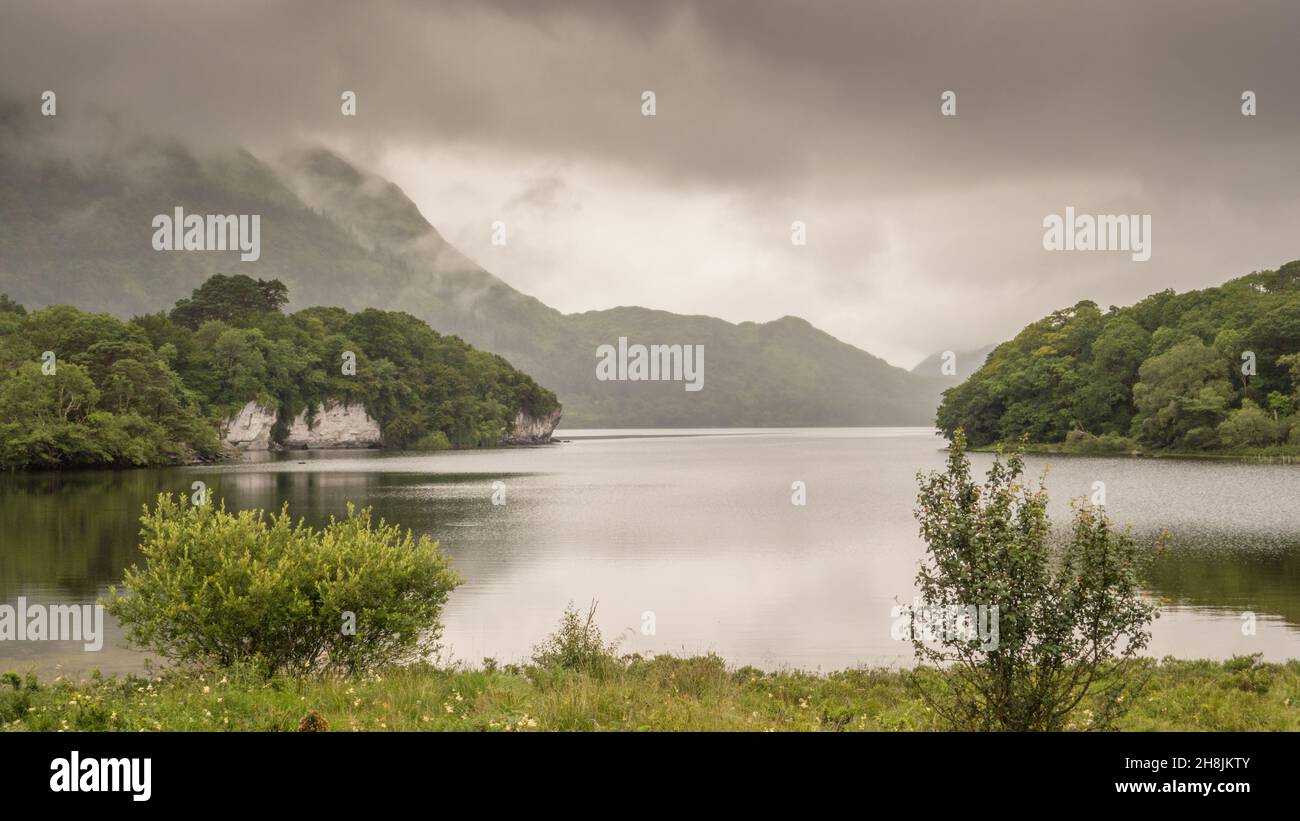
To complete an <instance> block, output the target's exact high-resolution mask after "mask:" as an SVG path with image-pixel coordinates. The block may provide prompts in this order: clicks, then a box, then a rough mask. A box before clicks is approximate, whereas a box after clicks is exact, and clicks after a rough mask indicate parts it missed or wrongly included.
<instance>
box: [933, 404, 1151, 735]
mask: <svg viewBox="0 0 1300 821" xmlns="http://www.w3.org/2000/svg"><path fill="white" fill-rule="evenodd" d="M965 445H966V439H965V435H964V433H963V432H962V431H961V430H960V429H958V430H957V431H955V433H954V436H953V444H952V450H951V452H950V453H949V455H948V468H947V471H946V472H943V473H931V474H929V475H928V476H924V475H920V474H918V476H917V480H918V482H919V483H920V485H921V490H920V494H919V496H918V503H919V508H918V510H917V513H916V516H917V519H918V520H919V521H920V523H921V536H922V538H924V540H925V542H926V545H927V548H926V558H925V559H924V560H923V561H922V564H921V568H920V570H919V571H918V573H917V577H916V584H917V588H918V591H919V594H920V598H921V600H922V601H923V602H925V603H926V605H927V606H931V607H937V608H943V607H968V606H979V605H984V606H989V607H994V606H995V607H997V611H996V614H995V618H996V620H997V621H996V628H997V632H996V634H995V635H996V640H993V641H985V640H982V639H981V638H979V637H972V636H971V635H969V634H968V633H966V632H965V631H942V632H941V633H940V634H939V635H938V636H935V637H929V636H925V635H924V634H922V635H920V636H918V635H917V634H916V633H915V632H914V633H913V636H912V644H913V649H914V650H915V654H916V657H917V660H918V661H921V662H925V663H928V664H933V665H935V666H936V667H937V668H938V669H937V670H935V671H932V672H927V673H926V675H918V676H915V677H914V684H915V686H916V687H917V688H918V690H920V692H921V694H922V695H923V696H924V697H925V699H926V701H927V702H928V703H929V704H930V705H931V707H932V708H933V709H934V710H935V712H936V713H937V714H938V715H939V716H941V717H942V718H943V719H944V720H945V721H946V722H947V723H948V724H949V725H951V726H953V727H955V728H959V729H968V730H1058V729H1062V728H1063V727H1064V726H1065V725H1066V723H1067V721H1068V717H1069V715H1070V712H1071V711H1072V710H1073V709H1074V708H1075V707H1076V706H1077V705H1079V704H1080V703H1081V702H1082V701H1083V700H1084V698H1085V697H1089V698H1090V699H1091V700H1092V701H1093V702H1095V704H1096V706H1095V708H1094V715H1093V719H1092V723H1091V724H1090V725H1089V726H1090V728H1092V729H1104V728H1106V727H1108V726H1110V725H1111V723H1112V722H1113V720H1114V719H1115V718H1116V717H1118V716H1119V715H1120V714H1121V712H1122V710H1123V708H1124V707H1126V706H1127V704H1131V703H1132V698H1131V697H1130V698H1129V699H1128V702H1127V703H1126V702H1125V691H1126V690H1131V689H1132V687H1133V678H1134V676H1133V674H1134V673H1135V672H1136V670H1135V665H1136V666H1137V667H1140V659H1137V654H1138V653H1139V652H1140V651H1141V650H1142V649H1143V648H1144V647H1145V646H1146V644H1147V642H1148V641H1149V640H1150V637H1151V634H1150V631H1149V629H1148V627H1149V625H1150V622H1151V619H1152V618H1153V617H1154V615H1155V608H1154V607H1153V606H1152V605H1150V604H1148V603H1147V602H1146V601H1145V600H1143V599H1142V597H1141V595H1140V591H1139V585H1138V564H1139V563H1138V554H1137V550H1136V547H1135V545H1134V544H1133V542H1132V540H1130V539H1129V538H1127V537H1126V536H1124V535H1122V534H1117V533H1115V532H1114V531H1112V530H1111V527H1110V523H1109V522H1108V521H1107V519H1106V515H1105V513H1104V512H1102V511H1101V510H1100V509H1098V508H1093V507H1089V506H1087V505H1083V504H1079V505H1076V507H1075V515H1074V524H1073V528H1072V529H1071V532H1070V533H1069V535H1068V538H1066V539H1065V542H1064V544H1063V545H1062V546H1061V548H1060V549H1059V550H1054V549H1053V548H1052V546H1051V544H1050V541H1049V540H1050V537H1051V523H1050V521H1049V520H1048V516H1047V493H1046V492H1045V491H1044V490H1043V489H1042V488H1041V487H1038V488H1036V489H1035V488H1030V487H1028V486H1027V484H1026V483H1025V482H1024V479H1023V476H1024V461H1023V459H1022V457H1021V454H1020V453H1019V452H1013V453H1012V454H1011V455H1010V457H1009V458H1007V460H1006V461H1005V462H1004V461H1003V460H1002V459H1001V458H998V459H996V460H995V461H994V463H993V467H992V468H990V470H989V473H988V479H987V482H986V483H985V484H984V485H983V486H981V485H979V484H976V483H975V482H974V481H973V480H972V479H971V475H970V462H969V460H968V459H967V458H966V453H965ZM990 633H991V631H990ZM1129 695H1131V693H1130V694H1129Z"/></svg>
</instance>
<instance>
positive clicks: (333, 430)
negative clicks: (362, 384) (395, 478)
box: [221, 402, 562, 450]
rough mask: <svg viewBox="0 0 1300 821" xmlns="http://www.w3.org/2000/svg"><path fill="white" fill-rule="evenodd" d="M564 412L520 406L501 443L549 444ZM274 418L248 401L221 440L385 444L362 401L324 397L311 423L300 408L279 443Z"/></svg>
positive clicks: (252, 446)
mask: <svg viewBox="0 0 1300 821" xmlns="http://www.w3.org/2000/svg"><path fill="white" fill-rule="evenodd" d="M561 412H562V409H561V408H556V409H555V410H553V411H551V412H550V413H548V414H545V415H544V416H533V415H532V414H530V413H528V412H527V411H520V412H519V413H518V414H516V415H515V420H514V423H513V424H512V425H511V426H510V430H508V431H506V432H505V433H504V434H502V436H501V444H502V445H544V444H546V443H548V442H550V441H551V433H552V432H553V431H554V430H555V426H556V425H558V424H559V423H560V415H561ZM275 422H276V413H275V411H273V410H271V409H270V408H266V407H263V406H262V405H259V404H257V403H256V402H249V403H248V404H247V405H245V406H244V407H243V408H241V409H240V411H239V413H237V414H235V415H234V416H232V417H230V418H229V419H227V420H225V421H224V422H223V423H222V425H221V441H222V442H223V443H224V444H225V445H226V447H228V448H234V449H236V450H275V449H279V448H285V449H288V450H304V449H306V450H325V449H333V448H377V447H380V446H381V445H382V444H383V432H382V431H381V430H380V429H379V423H378V422H376V421H375V420H374V419H372V418H371V417H370V414H369V413H367V412H366V408H365V406H364V405H360V404H355V405H345V404H343V403H341V402H325V403H323V404H321V405H318V406H317V408H316V415H315V417H314V418H313V419H312V423H311V424H310V425H309V424H308V423H307V414H306V412H305V411H304V412H302V413H299V414H298V415H297V416H295V417H294V418H293V421H292V422H290V423H289V429H288V431H287V432H286V433H285V436H284V440H283V441H282V442H280V443H279V444H276V443H275V442H273V441H272V439H271V430H272V428H274V427H275Z"/></svg>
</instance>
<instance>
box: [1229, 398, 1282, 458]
mask: <svg viewBox="0 0 1300 821" xmlns="http://www.w3.org/2000/svg"><path fill="white" fill-rule="evenodd" d="M1282 434H1283V432H1282V431H1281V430H1280V426H1279V425H1278V424H1277V422H1276V421H1275V420H1274V419H1273V417H1272V416H1270V415H1269V414H1268V412H1267V411H1265V410H1264V409H1263V408H1261V407H1260V406H1259V405H1256V404H1255V403H1254V402H1252V401H1250V400H1249V399H1243V400H1242V402H1241V408H1240V409H1238V410H1235V411H1233V412H1232V413H1230V414H1229V415H1228V418H1227V420H1226V421H1224V422H1223V423H1222V424H1221V425H1219V438H1220V439H1221V440H1222V441H1223V444H1225V445H1227V446H1228V447H1230V448H1231V447H1265V446H1267V445H1272V444H1274V443H1276V442H1277V441H1278V440H1279V439H1281V438H1282Z"/></svg>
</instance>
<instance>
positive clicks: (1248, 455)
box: [967, 442, 1300, 465]
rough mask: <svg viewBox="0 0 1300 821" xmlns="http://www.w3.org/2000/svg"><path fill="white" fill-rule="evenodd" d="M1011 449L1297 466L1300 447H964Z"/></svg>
mask: <svg viewBox="0 0 1300 821" xmlns="http://www.w3.org/2000/svg"><path fill="white" fill-rule="evenodd" d="M1012 449H1019V450H1021V451H1023V452H1024V453H1032V454H1037V455H1040V456H1123V457H1131V458H1140V459H1205V460H1211V461H1213V460H1218V461H1226V462H1260V463H1265V464H1282V465H1300V447H1296V446H1294V445H1277V446H1274V447H1267V448H1237V449H1220V450H1153V449H1151V448H1144V447H1141V446H1139V445H1136V444H1134V445H1131V446H1129V447H1124V448H1098V447H1092V446H1087V445H1084V446H1080V445H1072V444H1069V443H1066V442H1052V443H1046V442H1015V443H1010V442H1007V443H1001V444H995V445H981V446H980V447H968V448H967V450H970V451H971V452H974V453H998V452H1001V451H1010V450H1012Z"/></svg>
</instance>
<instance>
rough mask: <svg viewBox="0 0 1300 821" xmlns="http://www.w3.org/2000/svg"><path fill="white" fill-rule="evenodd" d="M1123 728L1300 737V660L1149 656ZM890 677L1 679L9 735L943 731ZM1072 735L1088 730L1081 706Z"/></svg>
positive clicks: (696, 665)
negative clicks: (1293, 733)
mask: <svg viewBox="0 0 1300 821" xmlns="http://www.w3.org/2000/svg"><path fill="white" fill-rule="evenodd" d="M1149 666H1150V673H1151V675H1150V679H1149V683H1148V685H1147V687H1146V689H1145V690H1144V691H1142V693H1141V695H1140V696H1139V697H1138V698H1136V699H1135V702H1134V703H1133V705H1132V707H1131V709H1130V711H1129V712H1128V713H1127V714H1126V715H1125V716H1124V717H1123V718H1122V719H1121V721H1120V724H1119V729H1121V730H1137V731H1144V730H1218V731H1241V730H1300V661H1294V660H1293V661H1288V662H1286V663H1285V664H1262V663H1259V662H1258V661H1257V660H1256V659H1255V658H1252V657H1238V658H1235V659H1231V660H1229V661H1225V662H1216V661H1181V660H1175V659H1165V660H1163V661H1161V662H1154V661H1152V662H1149ZM908 675H909V674H908V673H907V672H906V671H897V670H869V669H859V670H847V671H842V672H836V673H830V674H825V675H821V674H814V673H803V672H777V673H765V672H761V671H758V670H755V669H753V668H749V667H745V668H740V669H732V668H729V667H727V666H726V665H725V664H724V662H723V661H722V659H720V658H718V657H717V656H712V655H710V656H697V657H692V658H678V657H674V656H658V657H656V658H653V659H636V660H633V661H632V662H631V663H630V664H628V665H627V666H621V665H620V666H618V667H612V668H607V669H598V670H595V671H593V672H575V671H572V670H563V669H550V668H544V667H538V666H525V667H517V666H514V665H511V666H507V667H505V668H501V669H498V668H497V666H496V665H495V664H493V663H490V662H488V663H486V664H485V666H484V667H483V668H481V669H466V668H452V669H447V668H437V667H432V666H414V667H404V668H397V669H392V670H388V671H385V672H382V673H379V674H375V675H369V676H361V677H354V678H347V679H336V678H284V677H280V678H273V679H270V680H266V679H262V678H259V677H257V676H255V675H252V674H249V673H240V672H237V671H225V672H210V673H206V674H196V673H192V672H189V673H187V672H181V671H171V672H162V673H159V674H155V675H152V676H149V677H136V676H131V677H125V678H101V677H98V676H95V677H92V678H90V679H87V680H82V681H71V680H66V679H55V680H53V681H50V682H37V681H36V680H35V679H34V678H33V677H31V676H28V677H27V678H26V679H23V678H21V677H19V676H17V675H14V674H6V675H5V677H4V678H3V679H0V729H3V730H6V731H24V730H34V731H79V730H98V731H140V730H146V731H159V730H177V731H220V730H234V731H296V730H299V729H317V730H319V729H328V730H329V731H331V732H334V731H345V732H346V731H376V730H377V731H385V730H401V731H412V730H460V731H534V730H624V731H637V730H641V731H646V730H704V731H714V730H735V731H853V730H877V731H878V730H886V731H896V730H934V729H938V725H937V723H936V721H935V718H934V715H933V714H932V713H931V712H930V710H929V709H928V708H927V707H926V706H925V704H924V703H923V702H922V701H921V700H920V699H919V698H918V697H917V696H915V695H914V694H913V692H912V691H911V689H910V688H909V686H908V683H907V679H908ZM1072 718H1073V721H1072V725H1073V729H1087V727H1088V723H1089V716H1088V713H1087V711H1086V709H1083V708H1080V709H1079V710H1077V711H1076V714H1075V715H1074V716H1073V717H1072Z"/></svg>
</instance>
